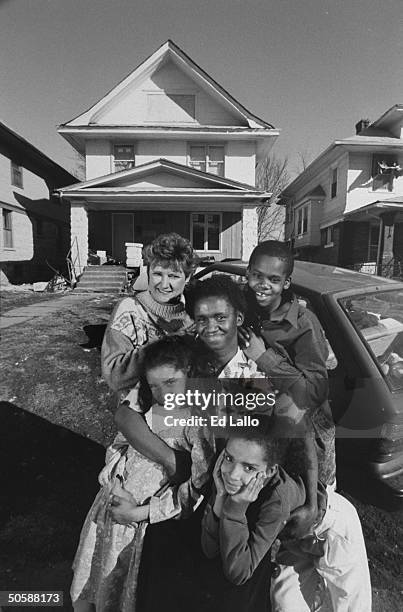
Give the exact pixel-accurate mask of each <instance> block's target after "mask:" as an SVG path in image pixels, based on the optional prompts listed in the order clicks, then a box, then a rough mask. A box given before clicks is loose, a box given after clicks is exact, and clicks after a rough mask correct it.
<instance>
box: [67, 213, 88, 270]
mask: <svg viewBox="0 0 403 612" xmlns="http://www.w3.org/2000/svg"><path fill="white" fill-rule="evenodd" d="M70 231H71V254H70V258H71V263H72V268H73V271H74V274H75V275H76V276H80V274H82V273H83V271H84V267H85V266H86V265H87V259H88V209H87V204H86V202H71V212H70Z"/></svg>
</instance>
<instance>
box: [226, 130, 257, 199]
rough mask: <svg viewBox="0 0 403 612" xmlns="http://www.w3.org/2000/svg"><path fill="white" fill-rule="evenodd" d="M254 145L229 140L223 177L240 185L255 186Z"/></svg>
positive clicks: (252, 143) (249, 142)
mask: <svg viewBox="0 0 403 612" xmlns="http://www.w3.org/2000/svg"><path fill="white" fill-rule="evenodd" d="M255 166H256V143H255V142H253V141H246V142H245V141H239V140H229V141H228V142H227V146H226V150H225V176H226V177H227V178H229V179H232V180H234V181H239V182H240V183H246V184H247V185H251V186H253V187H254V186H255V183H256V170H255Z"/></svg>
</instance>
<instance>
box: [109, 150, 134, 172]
mask: <svg viewBox="0 0 403 612" xmlns="http://www.w3.org/2000/svg"><path fill="white" fill-rule="evenodd" d="M113 159H114V164H113V165H114V172H121V171H122V170H130V168H134V166H135V163H134V162H135V159H134V146H133V145H115V146H114V147H113Z"/></svg>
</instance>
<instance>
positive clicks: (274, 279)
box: [247, 255, 291, 312]
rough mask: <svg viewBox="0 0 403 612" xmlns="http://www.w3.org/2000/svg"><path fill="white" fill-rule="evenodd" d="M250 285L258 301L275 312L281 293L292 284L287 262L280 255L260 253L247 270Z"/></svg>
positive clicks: (279, 302)
mask: <svg viewBox="0 0 403 612" xmlns="http://www.w3.org/2000/svg"><path fill="white" fill-rule="evenodd" d="M247 279H248V285H249V288H250V289H251V291H253V293H254V295H255V298H256V302H257V303H258V305H259V306H261V307H262V308H269V310H270V312H273V311H274V310H276V308H278V307H279V306H280V304H281V294H282V292H283V291H284V289H288V288H289V286H290V282H291V281H290V278H289V277H288V276H287V272H286V263H285V262H284V261H283V260H282V259H279V258H278V257H271V256H269V255H258V257H256V259H255V260H254V261H253V262H252V263H251V264H250V266H249V267H248V272H247Z"/></svg>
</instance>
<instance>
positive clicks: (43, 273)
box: [0, 122, 77, 283]
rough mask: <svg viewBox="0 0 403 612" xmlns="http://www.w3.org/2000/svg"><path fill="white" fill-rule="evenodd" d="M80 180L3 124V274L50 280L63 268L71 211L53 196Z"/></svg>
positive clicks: (13, 279)
mask: <svg viewBox="0 0 403 612" xmlns="http://www.w3.org/2000/svg"><path fill="white" fill-rule="evenodd" d="M76 180H77V179H76V178H75V177H74V176H73V175H72V174H70V173H69V172H67V171H66V170H64V169H63V168H62V167H61V166H59V165H58V164H56V163H55V162H54V161H52V160H51V159H49V157H47V156H46V155H44V153H42V152H41V151H39V150H38V149H37V148H36V147H34V146H33V145H32V144H30V143H29V142H28V141H27V140H25V139H24V138H22V137H21V136H19V135H18V134H16V133H15V132H14V131H13V130H11V129H10V128H9V127H7V126H6V125H5V124H4V123H1V122H0V208H1V228H0V235H1V242H0V277H1V280H2V282H4V283H7V282H9V281H11V282H13V283H21V282H33V281H36V280H48V279H49V278H51V277H52V276H53V274H54V272H53V271H52V269H51V268H50V267H49V266H48V265H47V263H46V261H48V262H49V263H50V264H51V265H52V266H53V267H54V268H56V269H61V268H64V267H65V264H66V262H65V258H66V255H67V252H68V250H69V247H70V218H69V216H70V213H69V207H68V206H67V205H66V203H62V202H60V200H59V199H58V198H56V197H54V196H52V195H51V194H52V193H53V191H54V190H55V189H56V188H57V187H62V186H64V185H70V184H71V183H72V182H74V181H76Z"/></svg>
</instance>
